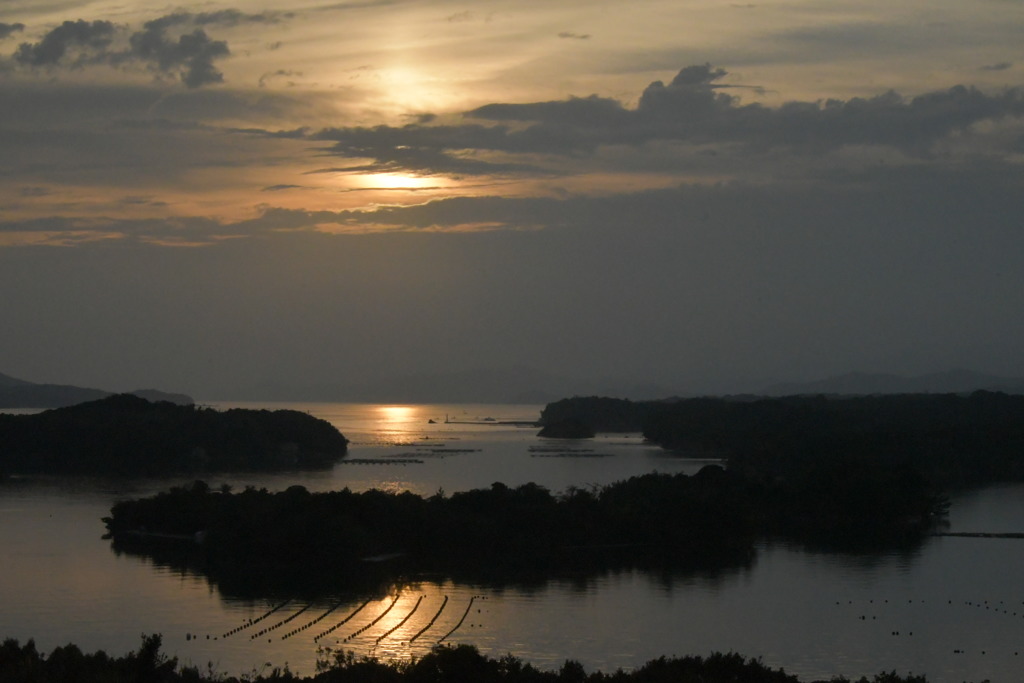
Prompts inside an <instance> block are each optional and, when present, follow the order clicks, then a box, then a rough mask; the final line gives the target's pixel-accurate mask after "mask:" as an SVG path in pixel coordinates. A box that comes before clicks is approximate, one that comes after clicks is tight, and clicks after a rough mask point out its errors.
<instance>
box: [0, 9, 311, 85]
mask: <svg viewBox="0 0 1024 683" xmlns="http://www.w3.org/2000/svg"><path fill="white" fill-rule="evenodd" d="M292 16H294V15H293V14H291V13H282V12H261V13H257V14H248V13H245V12H241V11H239V10H235V9H226V10H220V11H216V12H199V13H192V12H184V11H178V12H173V13H171V14H166V15H164V16H161V17H158V18H156V19H152V20H150V21H147V22H145V23H144V24H143V26H142V29H141V30H137V31H130V30H129V29H127V28H126V27H118V26H116V25H115V24H113V23H112V22H109V21H92V22H89V21H85V20H83V19H79V20H77V21H65V22H63V23H62V24H61V25H60V26H57V27H56V28H54V29H52V30H51V31H49V32H48V33H46V34H45V35H44V36H43V38H42V39H41V40H40V41H39V42H37V43H23V44H21V45H20V46H19V48H18V49H17V51H16V52H15V53H14V55H13V60H14V62H15V63H16V64H19V65H21V66H24V67H50V68H52V67H57V66H64V67H72V68H73V67H80V66H85V65H89V64H104V63H106V64H111V65H114V66H125V65H133V64H134V65H139V66H142V67H143V68H146V69H148V70H150V71H153V72H155V73H157V74H161V75H171V74H173V75H176V76H178V77H179V78H180V79H181V82H182V83H184V84H185V85H186V86H187V87H189V88H199V87H201V86H204V85H211V84H214V83H220V82H222V81H223V80H224V75H223V73H221V71H220V70H218V69H217V67H216V66H215V62H217V61H219V60H222V59H224V58H226V57H228V56H230V54H231V51H230V49H229V47H228V44H227V42H226V41H223V40H217V39H214V38H212V37H210V36H209V35H208V34H207V33H206V30H205V28H206V27H209V26H221V27H233V26H238V25H241V24H246V23H261V24H267V23H278V22H280V21H283V20H285V19H288V18H291V17H292ZM17 26H20V24H14V25H9V24H0V37H3V35H6V34H9V33H10V32H12V31H13V30H14V27H17ZM5 31H6V33H4V32H5ZM126 31H127V32H128V35H127V43H128V46H127V47H126V48H125V47H118V46H117V45H116V44H115V43H116V39H117V38H118V37H119V36H120V35H123V34H124V33H125V32H126ZM122 41H123V38H122Z"/></svg>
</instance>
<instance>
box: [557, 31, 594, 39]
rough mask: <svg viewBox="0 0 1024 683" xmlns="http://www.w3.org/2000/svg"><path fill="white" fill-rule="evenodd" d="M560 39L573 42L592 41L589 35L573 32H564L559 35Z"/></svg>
mask: <svg viewBox="0 0 1024 683" xmlns="http://www.w3.org/2000/svg"><path fill="white" fill-rule="evenodd" d="M558 37H559V38H567V39H571V40H590V34H589V33H573V32H572V31H562V32H561V33H559V34H558Z"/></svg>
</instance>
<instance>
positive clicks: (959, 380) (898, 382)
mask: <svg viewBox="0 0 1024 683" xmlns="http://www.w3.org/2000/svg"><path fill="white" fill-rule="evenodd" d="M979 389H980V390H984V391H1001V392H1004V393H1007V394H1024V379H1021V378H1013V377H997V376H995V375H986V374H983V373H980V372H972V371H970V370H948V371H946V372H933V373H930V374H926V375H918V376H916V377H901V376H899V375H890V374H885V373H869V372H849V373H846V374H844V375H836V376H834V377H829V378H827V379H822V380H817V381H814V382H787V383H784V384H773V385H771V386H769V387H766V388H765V389H764V390H763V391H761V392H758V393H760V394H762V395H765V396H797V395H801V394H833V395H849V396H868V395H871V394H964V393H970V392H972V391H978V390H979Z"/></svg>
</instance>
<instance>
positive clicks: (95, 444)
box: [0, 394, 348, 475]
mask: <svg viewBox="0 0 1024 683" xmlns="http://www.w3.org/2000/svg"><path fill="white" fill-rule="evenodd" d="M347 446H348V441H347V440H346V439H345V437H344V436H343V435H342V434H341V433H340V432H338V430H337V429H335V428H334V426H333V425H331V424H330V423H329V422H327V421H326V420H321V419H318V418H315V417H313V416H311V415H307V414H306V413H303V412H299V411H294V410H275V411H268V410H244V409H232V410H226V411H218V410H214V409H212V408H204V407H200V406H196V405H191V404H190V405H179V404H175V403H170V402H167V401H148V400H146V399H144V398H141V397H139V396H135V395H132V394H117V395H114V396H110V397H107V398H102V399H99V400H96V401H88V402H85V403H80V404H77V405H73V406H68V407H65V408H56V409H53V410H47V411H44V412H41V413H36V414H32V415H11V414H2V413H0V474H24V473H38V472H46V473H74V474H104V475H142V474H145V475H154V474H171V473H183V472H210V471H228V470H276V469H286V468H319V467H328V466H330V465H332V464H333V463H334V462H335V461H336V460H337V459H338V458H340V457H341V456H343V455H344V454H345V452H346V450H347Z"/></svg>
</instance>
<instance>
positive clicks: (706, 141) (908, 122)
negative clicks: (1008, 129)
mask: <svg viewBox="0 0 1024 683" xmlns="http://www.w3.org/2000/svg"><path fill="white" fill-rule="evenodd" d="M728 76H729V73H728V71H726V70H725V69H723V68H720V67H713V66H712V65H710V64H698V65H692V66H688V67H685V68H683V69H681V70H680V71H679V72H678V73H677V74H676V76H675V77H674V78H673V79H672V80H671V81H670V82H669V83H667V84H666V83H664V82H662V81H655V82H653V83H651V84H650V85H648V86H647V88H646V89H645V90H644V91H643V93H642V95H641V96H640V98H639V102H638V104H637V106H636V107H635V108H632V109H630V108H627V107H626V106H625V105H624V104H622V103H621V102H619V101H618V100H615V99H611V98H607V97H601V96H598V95H591V96H589V97H570V98H569V99H565V100H557V101H544V102H532V103H522V104H518V103H517V104H512V103H492V104H488V105H484V106H481V107H478V108H476V109H473V110H471V111H468V112H466V113H465V122H464V123H462V124H459V125H417V124H409V125H405V126H401V127H393V126H377V127H373V128H366V127H357V128H331V129H324V130H322V131H320V132H318V133H315V134H312V135H311V137H312V139H314V140H323V141H330V142H332V143H333V145H332V147H331V148H329V150H327V151H328V153H330V154H334V155H337V156H341V157H346V158H350V159H353V160H358V159H370V160H371V162H370V163H365V162H356V164H355V165H353V166H352V167H351V170H352V171H353V172H381V171H391V172H401V171H412V172H419V173H427V174H465V175H480V174H501V173H510V174H519V173H539V172H543V173H555V174H558V173H562V172H563V169H564V168H567V167H569V166H571V167H577V166H579V165H580V164H581V163H582V161H581V160H582V159H589V160H591V161H594V160H595V159H596V155H598V153H599V152H603V151H606V150H612V149H619V150H635V151H636V152H637V153H638V154H639V153H644V154H648V152H649V150H648V149H647V148H648V146H650V145H655V144H657V145H659V146H660V148H661V150H662V152H664V150H666V149H667V150H673V149H674V150H675V151H676V152H677V153H678V154H679V155H680V156H679V158H678V164H677V166H678V169H677V170H681V171H682V170H686V169H688V168H693V163H694V159H695V156H694V155H702V156H704V157H706V155H707V154H709V153H713V154H725V155H727V156H729V157H730V158H735V159H736V160H737V162H738V161H740V159H739V157H741V156H743V155H746V161H747V162H748V163H749V162H751V161H752V160H754V159H755V158H765V159H769V158H770V159H773V160H774V162H775V163H776V165H777V161H778V155H779V154H783V155H792V156H795V158H800V157H803V158H805V159H807V160H812V159H815V158H824V157H822V155H825V154H833V153H839V152H841V151H842V150H844V149H850V148H872V147H877V148H888V149H890V150H892V151H893V152H894V153H896V154H899V155H902V156H904V157H906V158H912V159H917V160H919V161H924V160H927V159H931V158H932V157H933V156H934V155H935V152H936V149H935V146H936V145H940V144H943V143H946V142H948V141H950V140H952V139H953V138H954V137H957V136H959V138H960V139H959V140H958V142H957V144H960V145H963V144H965V141H967V140H969V138H970V136H971V135H982V133H980V132H979V131H978V125H979V124H981V123H983V122H986V121H991V122H994V121H999V120H1003V119H1016V118H1020V117H1022V116H1024V91H1022V90H1021V89H1019V88H1011V89H1006V90H1003V91H1002V92H995V93H986V92H982V91H981V90H978V89H977V88H974V87H970V86H963V85H958V86H954V87H952V88H949V89H947V90H939V91H934V92H930V93H925V94H922V95H919V96H917V97H913V98H905V97H903V96H901V95H899V94H898V93H896V92H893V91H889V92H884V93H881V94H878V95H875V96H873V97H855V98H851V99H849V100H839V99H829V100H824V101H814V102H808V101H790V102H786V103H784V104H782V105H781V106H778V107H768V106H765V105H762V104H760V103H752V104H742V103H741V102H740V101H739V99H738V98H737V97H736V96H735V95H732V94H730V93H729V90H730V89H736V88H754V89H756V86H750V85H739V84H735V83H728V82H727V81H726V79H727V77H728ZM966 144H969V142H968V143H966ZM666 146H667V147H666ZM672 146H674V147H672ZM990 152H991V150H990ZM664 158H665V157H664V154H662V155H661V159H662V160H664ZM660 163H661V168H662V170H666V169H667V166H666V165H665V164H664V162H663V161H662V162H660ZM740 168H742V167H741V166H740V165H737V164H734V165H733V170H734V172H735V171H736V170H737V169H740ZM591 170H594V167H593V166H591ZM604 170H606V171H607V170H615V169H614V165H613V166H611V167H609V168H606V169H604Z"/></svg>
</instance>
